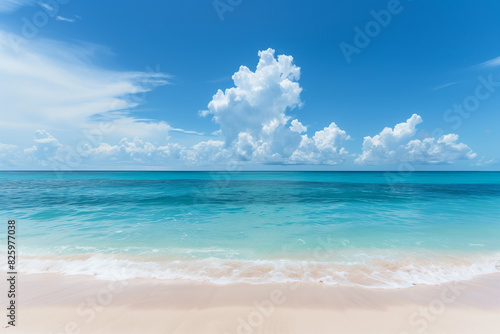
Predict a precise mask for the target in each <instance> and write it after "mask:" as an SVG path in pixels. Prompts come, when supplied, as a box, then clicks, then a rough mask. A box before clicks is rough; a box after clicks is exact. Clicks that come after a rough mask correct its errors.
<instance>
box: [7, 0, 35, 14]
mask: <svg viewBox="0 0 500 334" xmlns="http://www.w3.org/2000/svg"><path fill="white" fill-rule="evenodd" d="M34 3H35V1H33V0H1V1H0V13H8V12H13V11H15V10H17V9H18V8H21V7H23V6H31V5H33V4H34Z"/></svg>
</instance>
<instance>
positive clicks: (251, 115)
mask: <svg viewBox="0 0 500 334" xmlns="http://www.w3.org/2000/svg"><path fill="white" fill-rule="evenodd" d="M258 55H259V62H258V64H257V68H256V69H255V71H251V70H250V69H249V68H248V67H246V66H241V67H240V69H239V70H238V72H236V73H235V74H234V75H233V77H232V79H233V81H234V87H232V88H228V89H226V90H225V91H222V90H218V91H217V93H216V94H215V95H214V96H213V98H212V101H210V103H209V104H208V110H204V111H202V112H200V114H201V115H202V116H209V115H212V118H213V120H214V121H215V123H217V124H219V125H220V130H221V134H222V136H223V137H224V148H225V149H226V150H228V151H229V153H230V154H231V156H232V157H233V158H234V159H236V160H240V161H252V162H257V163H272V164H280V163H285V164H289V163H312V164H325V163H326V164H334V163H338V162H340V161H341V160H342V157H343V155H344V154H345V150H343V149H342V147H341V146H340V145H342V141H343V140H344V139H349V136H347V135H346V134H345V131H343V130H340V129H339V128H338V127H337V125H336V124H335V123H332V124H331V125H330V127H328V128H325V129H324V130H321V131H318V132H316V133H315V134H314V135H313V138H312V139H311V138H309V137H308V136H307V134H304V135H301V134H302V133H306V132H307V127H306V126H304V125H303V124H302V123H301V122H300V121H299V120H298V119H294V120H292V121H291V122H290V120H291V116H289V115H287V113H288V112H289V111H290V110H292V109H294V108H297V107H300V106H301V105H302V101H301V99H300V93H301V92H302V88H301V87H300V85H299V82H298V80H299V79H300V67H297V66H296V65H295V64H294V63H293V57H292V56H287V55H279V56H277V57H276V56H275V51H274V50H273V49H267V50H264V51H260V52H259V53H258ZM201 149H205V147H202V148H201ZM341 152H342V153H341ZM226 156H227V154H226Z"/></svg>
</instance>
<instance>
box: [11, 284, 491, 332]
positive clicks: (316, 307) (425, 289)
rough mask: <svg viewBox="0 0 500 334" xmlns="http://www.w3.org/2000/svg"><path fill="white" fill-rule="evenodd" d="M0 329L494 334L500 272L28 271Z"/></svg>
mask: <svg viewBox="0 0 500 334" xmlns="http://www.w3.org/2000/svg"><path fill="white" fill-rule="evenodd" d="M18 291H19V298H18V310H17V312H18V314H17V325H16V327H15V328H13V327H8V328H6V327H5V322H4V324H2V332H5V333H57V334H59V333H92V334H93V333H223V334H224V333H228V334H229V333H398V334H408V333H498V330H499V328H500V317H499V316H498V314H499V312H500V274H490V275H483V276H479V277H477V278H475V279H473V280H470V281H462V282H451V283H447V284H443V285H427V286H426V285H422V286H415V287H413V288H407V289H367V288H359V287H341V286H331V285H326V284H322V283H300V284H258V285H257V284H253V285H252V284H231V285H215V284H211V283H203V282H189V281H162V280H149V279H148V280H144V279H141V280H127V281H102V280H96V279H94V278H92V277H88V276H63V275H58V274H45V275H24V276H20V279H19V283H18Z"/></svg>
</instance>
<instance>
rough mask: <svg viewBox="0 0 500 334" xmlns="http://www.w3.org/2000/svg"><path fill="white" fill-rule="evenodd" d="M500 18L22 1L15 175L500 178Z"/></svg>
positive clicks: (6, 160)
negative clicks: (266, 172) (249, 172)
mask: <svg viewBox="0 0 500 334" xmlns="http://www.w3.org/2000/svg"><path fill="white" fill-rule="evenodd" d="M499 15H500V3H499V2H498V1H493V0H491V1H480V2H479V3H473V2H468V1H439V2H436V1H409V0H401V1H399V2H398V1H394V0H391V1H355V2H353V1H307V2H306V1H259V0H254V1H248V0H242V1H239V0H220V1H219V0H217V1H210V0H209V1H145V2H141V3H138V2H136V1H120V2H117V1H110V0H102V1H92V0H89V1H81V0H69V1H68V0H49V1H47V0H45V1H40V2H37V1H29V0H6V1H3V2H2V4H0V90H1V92H0V112H1V115H2V121H1V123H0V128H1V131H0V168H1V169H69V170H73V169H161V170H170V169H176V170H179V169H280V170H283V169H285V170H288V169H290V170H292V169H307V170H316V169H318V170H387V169H390V170H398V169H399V170H406V169H410V170H499V167H500V150H498V148H497V147H498V143H499V142H500V132H499V131H498V126H499V125H500V113H499V106H500V34H499V33H498V32H499V31H500V20H498V17H499ZM360 32H361V33H360ZM346 50H348V51H346ZM353 50H355V51H353ZM258 64H259V67H257V66H258ZM241 66H244V67H241ZM219 90H220V93H218V91H219Z"/></svg>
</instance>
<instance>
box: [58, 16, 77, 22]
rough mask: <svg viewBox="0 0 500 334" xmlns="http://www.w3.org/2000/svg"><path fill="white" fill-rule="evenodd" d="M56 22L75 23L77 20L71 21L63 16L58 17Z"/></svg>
mask: <svg viewBox="0 0 500 334" xmlns="http://www.w3.org/2000/svg"><path fill="white" fill-rule="evenodd" d="M56 20H57V21H65V22H71V23H73V22H75V21H76V20H75V19H70V18H67V17H63V16H59V15H58V16H56Z"/></svg>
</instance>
